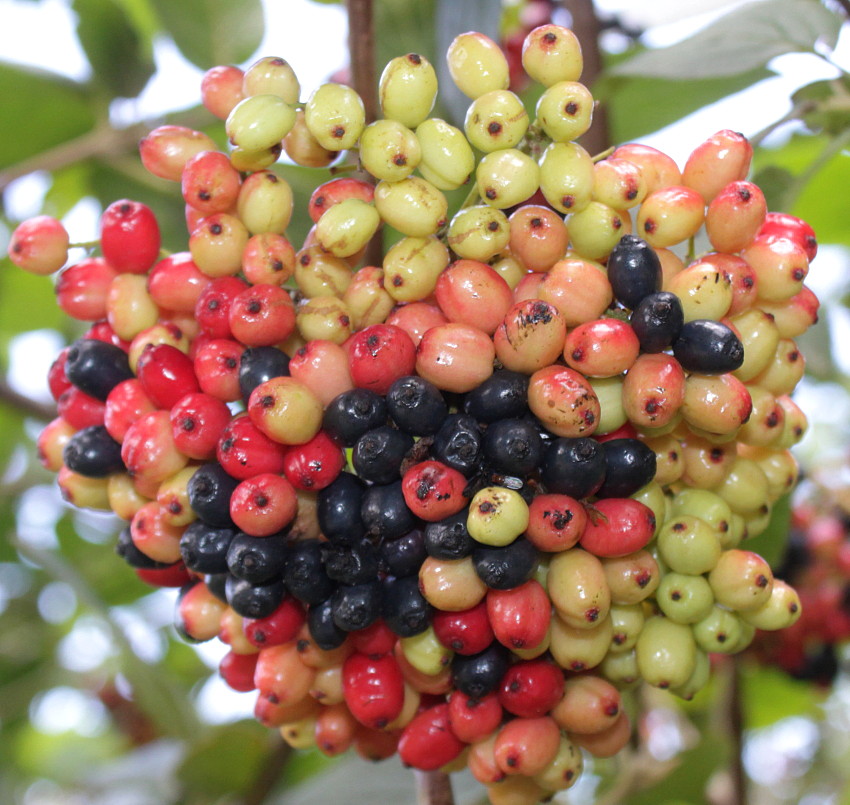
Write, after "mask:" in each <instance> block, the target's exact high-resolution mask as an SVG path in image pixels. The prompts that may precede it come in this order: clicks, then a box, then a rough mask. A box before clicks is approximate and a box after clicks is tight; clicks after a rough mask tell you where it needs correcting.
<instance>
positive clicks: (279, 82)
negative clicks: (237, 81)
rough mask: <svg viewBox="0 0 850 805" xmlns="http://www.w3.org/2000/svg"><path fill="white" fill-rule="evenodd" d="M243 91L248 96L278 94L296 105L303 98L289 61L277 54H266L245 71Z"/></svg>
mask: <svg viewBox="0 0 850 805" xmlns="http://www.w3.org/2000/svg"><path fill="white" fill-rule="evenodd" d="M242 92H243V93H244V94H245V97H246V98H248V97H250V96H251V95H277V96H278V97H279V98H283V100H284V101H286V102H287V103H288V104H290V105H292V106H294V105H295V104H297V103H298V101H299V100H300V98H301V85H300V84H299V83H298V77H297V76H296V75H295V70H293V69H292V66H291V65H290V64H289V62H287V61H286V60H285V59H281V58H279V57H277V56H266V57H265V58H262V59H259V60H258V61H255V62H254V63H253V64H252V65H251V66H250V67H249V68H248V69H247V70H246V71H245V75H244V76H243V77H242Z"/></svg>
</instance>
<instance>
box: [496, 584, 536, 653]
mask: <svg viewBox="0 0 850 805" xmlns="http://www.w3.org/2000/svg"><path fill="white" fill-rule="evenodd" d="M485 601H486V602H487V617H488V618H489V619H490V626H491V627H492V629H493V633H494V634H495V636H496V640H498V641H499V642H500V643H501V644H502V645H503V646H507V647H508V648H511V649H514V648H516V649H523V648H534V647H535V646H539V645H540V643H542V642H543V639H544V638H545V637H546V633H547V632H548V631H549V621H550V620H551V617H552V604H551V602H550V601H549V596H548V594H547V593H546V590H544V589H543V587H542V586H541V584H540V582H538V581H535V580H534V579H529V580H528V581H527V582H525V583H524V584H520V585H519V586H518V587H513V588H511V589H510V590H488V591H487V597H486V599H485Z"/></svg>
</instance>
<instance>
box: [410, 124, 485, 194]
mask: <svg viewBox="0 0 850 805" xmlns="http://www.w3.org/2000/svg"><path fill="white" fill-rule="evenodd" d="M416 138H417V139H418V140H419V146H420V148H421V151H422V158H421V159H420V161H419V172H420V173H421V174H422V176H423V178H425V179H427V180H428V181H429V182H431V184H433V185H434V186H435V187H438V188H439V189H440V190H456V189H457V188H458V187H460V186H461V185H462V184H465V183H466V181H467V179H469V176H470V174H471V173H472V171H473V170H474V169H475V154H473V152H472V148H471V146H470V145H469V143H468V142H467V139H466V137H465V136H464V134H463V132H462V131H461V130H460V129H459V128H456V127H455V126H452V125H450V124H449V123H446V121H445V120H440V119H439V118H437V117H432V118H429V119H428V120H425V121H423V122H422V123H420V124H419V125H418V126H417V127H416Z"/></svg>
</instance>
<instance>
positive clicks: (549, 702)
mask: <svg viewBox="0 0 850 805" xmlns="http://www.w3.org/2000/svg"><path fill="white" fill-rule="evenodd" d="M563 695H564V672H563V671H562V670H561V668H559V667H558V666H557V665H556V664H555V663H554V662H552V661H551V660H548V659H545V658H543V657H538V658H537V659H534V660H525V661H522V662H517V663H514V664H513V665H512V666H511V667H510V668H508V670H507V671H506V672H505V675H504V676H503V677H502V684H501V686H500V687H499V691H498V696H499V703H500V704H501V705H502V707H504V708H505V710H507V711H508V712H509V713H513V714H514V715H515V716H521V717H522V718H538V717H539V716H545V715H546V714H547V713H548V712H549V711H550V710H551V709H552V708H553V707H554V706H555V705H556V704H557V703H558V702H559V701H560V700H561V698H562V697H563Z"/></svg>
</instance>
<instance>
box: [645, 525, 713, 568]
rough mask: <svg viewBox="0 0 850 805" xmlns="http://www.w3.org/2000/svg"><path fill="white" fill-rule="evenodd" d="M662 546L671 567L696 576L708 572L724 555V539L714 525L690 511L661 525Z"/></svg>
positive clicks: (661, 552)
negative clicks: (721, 547)
mask: <svg viewBox="0 0 850 805" xmlns="http://www.w3.org/2000/svg"><path fill="white" fill-rule="evenodd" d="M658 550H659V552H660V554H661V558H662V559H663V560H664V562H665V563H666V564H667V565H668V566H669V567H670V569H671V570H674V571H675V572H677V573H687V574H690V575H692V576H698V575H700V574H701V573H708V571H709V570H711V569H712V568H713V567H714V566H715V565H716V564H717V560H718V559H719V558H720V542H719V541H718V539H717V534H716V532H715V531H714V529H713V528H712V527H711V526H710V525H709V524H708V523H706V522H705V521H704V520H700V519H699V518H698V517H694V516H693V515H688V514H685V515H679V516H678V517H676V518H675V519H674V520H670V521H668V522H666V523H664V525H663V526H661V530H660V531H659V532H658Z"/></svg>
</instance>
